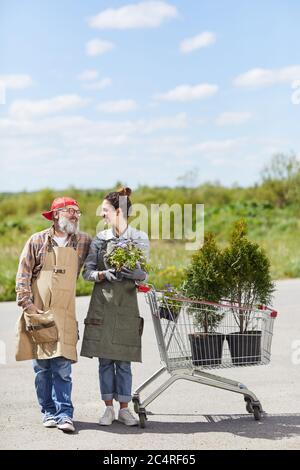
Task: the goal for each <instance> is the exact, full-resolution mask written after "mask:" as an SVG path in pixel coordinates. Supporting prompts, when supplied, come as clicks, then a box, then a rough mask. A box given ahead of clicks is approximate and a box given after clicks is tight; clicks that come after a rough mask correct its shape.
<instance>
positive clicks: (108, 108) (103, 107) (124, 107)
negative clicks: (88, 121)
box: [96, 100, 137, 113]
mask: <svg viewBox="0 0 300 470" xmlns="http://www.w3.org/2000/svg"><path fill="white" fill-rule="evenodd" d="M96 109H97V110H98V111H104V112H105V113H125V112H127V111H134V110H135V109H137V104H136V102H135V101H134V100H116V101H105V102H103V103H100V104H98V105H97V107H96Z"/></svg>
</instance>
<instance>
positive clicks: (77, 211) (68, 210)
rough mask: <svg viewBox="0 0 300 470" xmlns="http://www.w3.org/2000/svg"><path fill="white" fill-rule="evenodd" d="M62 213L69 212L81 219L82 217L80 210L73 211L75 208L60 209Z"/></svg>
mask: <svg viewBox="0 0 300 470" xmlns="http://www.w3.org/2000/svg"><path fill="white" fill-rule="evenodd" d="M58 210H59V211H60V212H68V214H70V215H77V216H78V217H80V216H81V215H82V213H81V211H80V210H79V209H73V207H66V208H63V209H58Z"/></svg>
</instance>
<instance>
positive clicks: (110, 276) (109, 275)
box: [98, 268, 117, 282]
mask: <svg viewBox="0 0 300 470" xmlns="http://www.w3.org/2000/svg"><path fill="white" fill-rule="evenodd" d="M115 273H116V270H115V269H112V268H110V269H106V270H105V271H99V274H98V276H99V279H100V280H104V279H106V280H107V281H109V282H112V281H116V280H117V278H116V276H115Z"/></svg>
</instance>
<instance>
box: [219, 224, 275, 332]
mask: <svg viewBox="0 0 300 470" xmlns="http://www.w3.org/2000/svg"><path fill="white" fill-rule="evenodd" d="M246 235H247V226H246V223H245V221H243V220H241V221H239V222H237V223H236V224H235V225H234V229H233V232H232V235H231V240H230V245H229V246H228V247H227V248H225V249H224V251H223V255H222V256H223V267H222V274H223V279H224V282H225V284H224V287H225V293H226V297H227V298H228V300H229V301H230V303H231V304H235V305H237V306H238V307H242V308H241V309H240V310H239V311H238V313H237V314H236V315H235V319H236V321H237V324H238V326H239V329H240V333H243V332H245V331H246V330H247V327H248V324H249V321H250V315H251V310H252V308H253V306H255V305H257V304H268V303H269V302H270V301H271V298H272V293H273V291H274V284H273V282H272V280H271V274H270V262H269V260H268V258H267V256H266V254H265V252H264V250H263V249H262V248H260V247H259V245H258V244H257V243H254V242H251V241H250V240H248V239H247V237H246ZM243 308H246V310H244V309H243ZM235 311H236V310H235Z"/></svg>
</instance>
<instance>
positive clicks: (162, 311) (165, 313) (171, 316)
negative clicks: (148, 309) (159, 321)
mask: <svg viewBox="0 0 300 470" xmlns="http://www.w3.org/2000/svg"><path fill="white" fill-rule="evenodd" d="M159 317H160V318H165V319H166V320H170V321H174V320H175V317H176V315H175V313H173V311H172V310H170V309H169V308H168V307H165V306H164V305H161V306H160V307H159Z"/></svg>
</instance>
